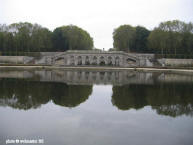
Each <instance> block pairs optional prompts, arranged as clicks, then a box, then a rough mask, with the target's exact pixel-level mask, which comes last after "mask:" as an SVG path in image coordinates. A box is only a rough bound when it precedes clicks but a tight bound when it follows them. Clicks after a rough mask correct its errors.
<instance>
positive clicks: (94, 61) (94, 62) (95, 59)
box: [92, 56, 97, 65]
mask: <svg viewBox="0 0 193 145" xmlns="http://www.w3.org/2000/svg"><path fill="white" fill-rule="evenodd" d="M92 64H93V65H97V57H96V56H94V57H93V61H92Z"/></svg>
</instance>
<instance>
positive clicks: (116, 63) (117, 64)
mask: <svg viewBox="0 0 193 145" xmlns="http://www.w3.org/2000/svg"><path fill="white" fill-rule="evenodd" d="M119 63H120V58H119V56H116V57H115V66H119Z"/></svg>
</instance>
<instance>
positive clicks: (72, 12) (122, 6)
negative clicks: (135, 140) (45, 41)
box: [0, 0, 193, 50]
mask: <svg viewBox="0 0 193 145" xmlns="http://www.w3.org/2000/svg"><path fill="white" fill-rule="evenodd" d="M175 19H179V20H181V21H185V22H193V0H0V24H11V23H16V22H30V23H38V24H40V25H42V26H43V27H47V28H49V29H50V30H51V31H53V30H54V29H55V28H56V27H59V26H62V25H69V24H73V25H77V26H78V27H81V28H83V29H84V30H86V31H87V32H88V33H90V35H91V37H93V40H94V45H95V47H96V48H99V49H102V48H105V50H108V49H109V48H112V47H113V39H112V33H113V30H114V29H115V28H117V27H119V26H120V25H123V24H130V25H132V26H137V25H141V26H144V27H146V28H148V29H150V30H152V29H153V28H154V27H157V26H158V25H159V23H160V22H163V21H167V20H175Z"/></svg>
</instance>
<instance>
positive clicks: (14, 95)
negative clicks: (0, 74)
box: [0, 79, 92, 110]
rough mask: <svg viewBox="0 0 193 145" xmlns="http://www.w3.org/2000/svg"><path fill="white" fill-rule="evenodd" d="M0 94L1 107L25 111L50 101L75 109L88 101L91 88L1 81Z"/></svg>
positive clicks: (35, 82)
mask: <svg viewBox="0 0 193 145" xmlns="http://www.w3.org/2000/svg"><path fill="white" fill-rule="evenodd" d="M0 92H1V93H0V105H1V106H10V107H13V108H17V109H24V110H27V109H31V108H37V107H40V106H41V105H42V104H46V103H48V102H49V101H51V100H52V101H53V102H54V103H55V104H57V105H61V106H65V107H76V106H78V105H79V104H81V103H82V102H84V101H86V100H87V99H88V97H89V96H90V95H91V93H92V86H85V85H84V86H83V85H67V84H65V83H49V82H37V81H26V80H19V79H2V80H1V81H0Z"/></svg>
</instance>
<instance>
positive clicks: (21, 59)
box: [0, 56, 33, 64]
mask: <svg viewBox="0 0 193 145" xmlns="http://www.w3.org/2000/svg"><path fill="white" fill-rule="evenodd" d="M31 60H33V57H28V56H0V63H1V64H7V63H8V64H27V63H29V62H30V61H31Z"/></svg>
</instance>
